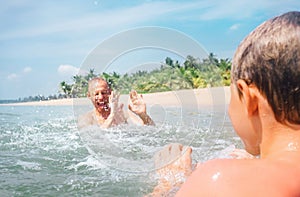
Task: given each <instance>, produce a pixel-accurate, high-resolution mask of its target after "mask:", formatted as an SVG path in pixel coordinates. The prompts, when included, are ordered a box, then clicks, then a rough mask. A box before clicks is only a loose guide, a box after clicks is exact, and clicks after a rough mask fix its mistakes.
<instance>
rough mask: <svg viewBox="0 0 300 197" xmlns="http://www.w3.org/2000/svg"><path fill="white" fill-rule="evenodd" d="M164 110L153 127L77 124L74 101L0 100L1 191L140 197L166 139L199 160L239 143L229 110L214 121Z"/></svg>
mask: <svg viewBox="0 0 300 197" xmlns="http://www.w3.org/2000/svg"><path fill="white" fill-rule="evenodd" d="M167 112H168V113H169V114H170V116H169V119H168V118H167V119H161V118H156V119H155V118H154V120H156V123H157V124H156V126H154V127H152V126H149V127H145V126H136V125H120V126H117V127H114V128H109V129H100V128H99V127H97V126H91V127H88V128H85V129H82V130H80V131H78V129H77V125H76V121H75V118H74V114H73V109H72V107H67V106H55V107H50V106H48V107H46V106H44V107H29V106H16V107H10V106H0V121H1V124H0V155H1V160H0V173H1V181H0V193H1V196H45V195H46V196H47V195H48V196H87V195H88V196H143V195H145V194H147V193H150V192H151V191H152V189H153V187H154V185H155V179H153V174H155V166H154V162H153V156H154V154H155V152H157V151H159V150H160V149H161V148H162V147H163V146H165V145H166V144H168V143H172V142H178V143H182V144H184V145H190V146H192V148H193V155H192V156H193V160H194V162H197V161H205V160H207V159H210V158H213V157H218V156H224V155H225V153H224V150H226V148H227V147H228V146H232V145H233V144H239V141H238V138H237V137H236V136H235V134H234V132H233V131H232V128H231V125H230V123H229V120H228V118H227V117H226V118H225V122H224V121H223V119H224V117H223V116H222V115H220V117H218V116H216V117H214V118H216V119H219V120H220V121H219V123H218V124H219V125H217V124H215V123H214V126H215V127H211V126H210V125H209V124H210V121H211V118H212V116H211V113H210V112H209V110H207V111H204V112H202V113H201V114H199V113H194V112H191V111H187V112H184V113H185V114H184V116H183V117H184V120H182V121H178V119H180V118H182V114H180V115H179V114H178V110H177V109H174V108H169V109H168V111H167ZM153 113H155V112H153ZM179 116H180V117H179ZM176 118H177V119H176ZM159 120H163V121H161V122H160V121H159ZM174 120H175V121H174ZM216 126H217V127H218V128H217V127H216ZM222 151H223V152H222Z"/></svg>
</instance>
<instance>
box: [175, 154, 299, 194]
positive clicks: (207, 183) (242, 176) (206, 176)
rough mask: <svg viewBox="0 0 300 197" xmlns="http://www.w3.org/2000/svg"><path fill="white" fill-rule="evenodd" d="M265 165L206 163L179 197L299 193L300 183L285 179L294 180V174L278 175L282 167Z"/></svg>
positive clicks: (225, 161) (224, 161) (245, 161)
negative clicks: (291, 177) (290, 177)
mask: <svg viewBox="0 0 300 197" xmlns="http://www.w3.org/2000/svg"><path fill="white" fill-rule="evenodd" d="M266 164H267V163H265V161H261V160H259V159H253V160H250V159H241V160H238V159H216V160H211V161H208V162H205V163H203V164H201V165H199V166H198V167H197V169H196V170H195V171H194V172H193V173H192V175H191V176H190V177H189V178H188V180H187V181H186V183H185V184H184V185H183V186H182V188H181V190H180V191H179V192H178V195H177V196H291V195H290V194H291V193H289V192H290V191H292V192H294V193H293V194H297V193H298V190H299V189H297V186H298V188H299V184H297V182H298V181H290V182H289V181H287V180H286V179H287V178H288V177H289V176H293V177H294V175H292V174H291V173H292V172H291V171H288V169H287V173H285V174H283V173H277V172H278V171H282V170H283V169H279V168H280V166H277V165H272V164H271V165H269V166H268V165H266ZM283 180H285V181H283ZM298 180H299V179H298ZM295 184H296V185H297V186H296V185H295ZM215 188H218V189H217V190H216V189H215Z"/></svg>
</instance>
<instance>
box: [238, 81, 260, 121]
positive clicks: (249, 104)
mask: <svg viewBox="0 0 300 197" xmlns="http://www.w3.org/2000/svg"><path fill="white" fill-rule="evenodd" d="M236 83H237V88H238V89H239V91H240V92H241V94H242V97H241V99H242V100H243V101H242V102H244V103H245V107H246V110H247V114H248V116H253V115H255V114H256V113H257V110H258V100H257V95H256V92H257V89H256V87H255V86H253V85H248V84H247V83H246V82H245V81H244V80H242V79H239V80H237V82H236Z"/></svg>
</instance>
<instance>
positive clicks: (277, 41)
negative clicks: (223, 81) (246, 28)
mask: <svg viewBox="0 0 300 197" xmlns="http://www.w3.org/2000/svg"><path fill="white" fill-rule="evenodd" d="M232 63H233V64H232V65H233V66H232V72H231V75H232V76H231V79H232V82H233V83H236V81H237V80H238V79H243V80H245V82H246V83H247V84H254V85H255V86H256V87H257V88H258V90H259V91H260V93H261V94H262V95H263V96H264V97H265V98H266V99H267V100H268V103H269V105H270V106H271V108H272V110H273V112H274V115H275V118H276V120H277V121H279V122H281V123H285V122H286V121H288V122H289V123H295V124H300V12H288V13H285V14H283V15H280V16H277V17H275V18H273V19H270V20H268V21H266V22H264V23H263V24H261V25H260V26H258V27H257V28H256V29H255V30H254V31H253V32H251V33H250V34H249V36H247V37H246V38H245V39H244V40H243V42H242V43H241V44H240V45H239V47H238V49H237V51H236V53H235V55H234V58H233V62H232Z"/></svg>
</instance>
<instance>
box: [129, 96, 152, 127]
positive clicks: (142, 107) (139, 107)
mask: <svg viewBox="0 0 300 197" xmlns="http://www.w3.org/2000/svg"><path fill="white" fill-rule="evenodd" d="M128 108H129V110H130V111H132V112H133V113H135V114H136V115H138V116H139V117H140V119H141V120H142V121H143V124H144V125H155V123H154V121H153V120H152V119H151V117H150V116H149V115H148V114H147V112H146V103H145V102H144V99H143V96H142V95H138V94H137V92H136V91H135V90H132V91H131V92H130V102H129V105H128Z"/></svg>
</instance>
